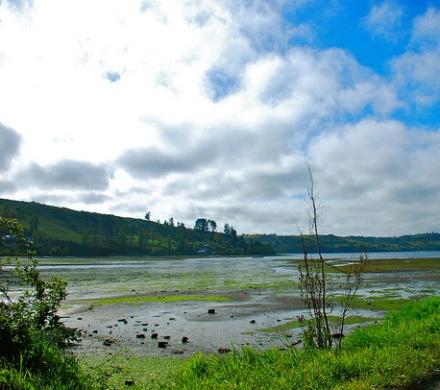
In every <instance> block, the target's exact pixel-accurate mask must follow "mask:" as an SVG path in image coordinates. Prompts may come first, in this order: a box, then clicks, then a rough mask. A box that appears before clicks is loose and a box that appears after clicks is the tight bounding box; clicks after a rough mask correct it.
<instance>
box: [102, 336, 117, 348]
mask: <svg viewBox="0 0 440 390" xmlns="http://www.w3.org/2000/svg"><path fill="white" fill-rule="evenodd" d="M114 342H115V340H114V339H112V338H110V337H107V338H106V339H104V342H103V343H102V345H104V346H106V347H110V346H111V345H112V344H113V343H114Z"/></svg>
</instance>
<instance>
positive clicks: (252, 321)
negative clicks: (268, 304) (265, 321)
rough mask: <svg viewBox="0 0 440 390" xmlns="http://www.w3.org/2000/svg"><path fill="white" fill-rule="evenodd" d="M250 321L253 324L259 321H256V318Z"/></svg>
mask: <svg viewBox="0 0 440 390" xmlns="http://www.w3.org/2000/svg"><path fill="white" fill-rule="evenodd" d="M249 323H251V324H256V323H257V321H255V320H250V321H249Z"/></svg>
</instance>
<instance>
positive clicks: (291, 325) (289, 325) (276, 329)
mask: <svg viewBox="0 0 440 390" xmlns="http://www.w3.org/2000/svg"><path fill="white" fill-rule="evenodd" d="M338 319H339V317H336V316H329V320H330V322H337V321H338ZM374 320H376V318H372V317H363V316H350V317H347V318H346V319H345V325H353V324H361V323H364V322H369V321H374ZM305 326H307V322H306V321H299V320H294V321H289V322H285V323H284V324H281V325H277V326H271V327H268V328H264V329H260V332H264V333H281V332H286V331H288V330H290V329H297V328H303V327H305Z"/></svg>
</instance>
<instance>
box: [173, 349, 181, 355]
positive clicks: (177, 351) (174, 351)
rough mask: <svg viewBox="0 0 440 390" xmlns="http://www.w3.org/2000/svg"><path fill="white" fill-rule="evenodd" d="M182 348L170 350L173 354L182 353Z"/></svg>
mask: <svg viewBox="0 0 440 390" xmlns="http://www.w3.org/2000/svg"><path fill="white" fill-rule="evenodd" d="M183 352H184V351H183V350H182V349H173V350H172V351H171V353H172V354H173V355H182V354H183Z"/></svg>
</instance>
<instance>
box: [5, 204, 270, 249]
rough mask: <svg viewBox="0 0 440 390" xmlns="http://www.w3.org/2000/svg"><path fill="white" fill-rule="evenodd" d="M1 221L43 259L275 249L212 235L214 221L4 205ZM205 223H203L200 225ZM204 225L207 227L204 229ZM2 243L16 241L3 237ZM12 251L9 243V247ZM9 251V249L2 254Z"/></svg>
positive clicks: (234, 235)
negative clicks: (187, 222)
mask: <svg viewBox="0 0 440 390" xmlns="http://www.w3.org/2000/svg"><path fill="white" fill-rule="evenodd" d="M0 215H1V216H5V217H10V218H16V219H18V220H19V221H20V222H21V223H22V224H23V226H24V232H25V235H26V236H27V237H28V238H29V239H30V240H32V242H33V244H34V247H35V249H36V250H37V253H38V254H39V255H63V256H92V255H93V256H99V255H102V256H105V255H195V254H198V255H216V254H219V255H220V254H221V255H264V254H273V253H274V252H273V250H272V248H271V247H270V245H267V244H266V245H262V244H260V243H258V242H255V241H254V240H245V239H244V237H243V236H239V235H237V232H236V231H235V229H233V228H231V227H230V226H229V225H227V226H226V229H225V231H226V233H220V232H216V231H213V230H215V229H214V221H210V220H205V219H199V220H197V223H196V226H195V229H191V228H187V227H185V226H184V225H183V224H180V223H179V224H177V225H176V226H174V222H173V221H172V219H170V221H166V222H165V223H157V222H153V221H149V220H142V219H135V218H125V217H118V216H115V215H107V214H98V213H91V212H85V211H75V210H71V209H68V208H61V207H54V206H48V205H44V204H40V203H36V202H22V201H14V200H7V199H0ZM201 222H202V223H201ZM203 222H205V224H204V223H203ZM0 237H1V238H2V239H3V240H6V241H7V240H8V239H12V238H10V237H5V236H4V235H3V236H2V234H1V232H0ZM5 244H6V245H5V246H6V248H7V242H5ZM3 250H4V251H5V250H7V249H3Z"/></svg>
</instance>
